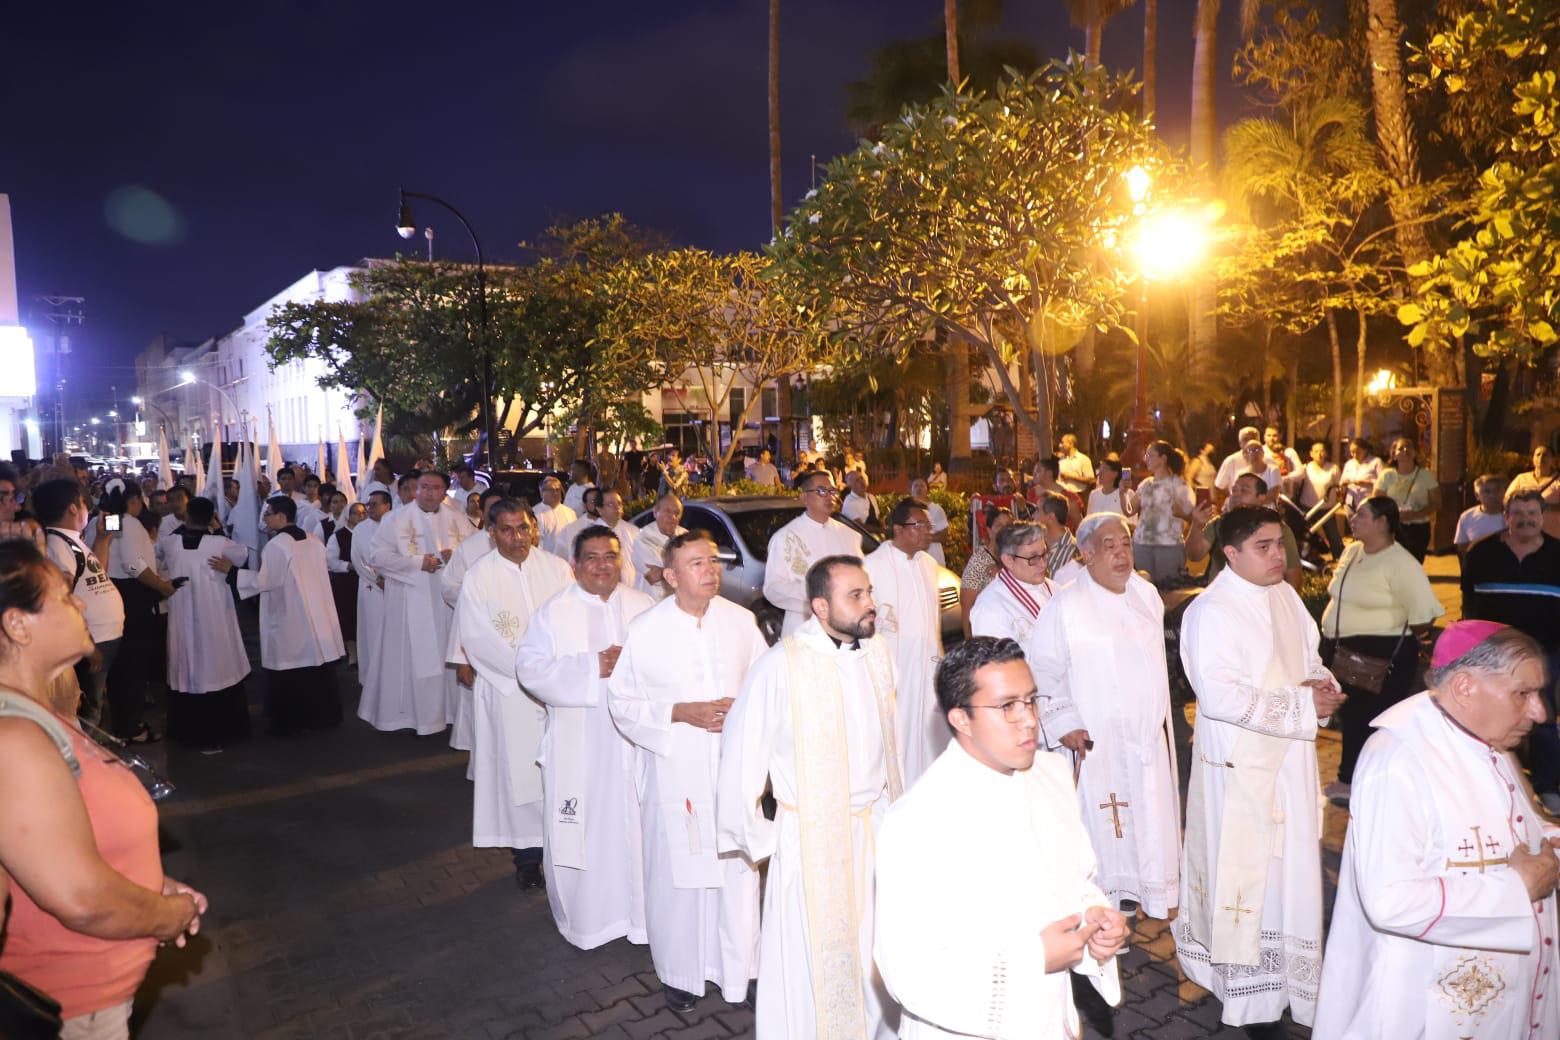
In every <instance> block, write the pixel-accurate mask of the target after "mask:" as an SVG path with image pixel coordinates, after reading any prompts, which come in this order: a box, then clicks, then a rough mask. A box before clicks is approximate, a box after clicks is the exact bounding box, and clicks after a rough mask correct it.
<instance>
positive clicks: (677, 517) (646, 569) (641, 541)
mask: <svg viewBox="0 0 1560 1040" xmlns="http://www.w3.org/2000/svg"><path fill="white" fill-rule="evenodd" d="M653 515H654V517H655V519H654V520H652V521H651V522H650V523H648V524H646V525H645V526H643V527H641V528H640V529H639V535H638V537H637V538H635V540H634V551H633V552H632V553H631V554H630V555H631V556H632V557H633V560H634V588H636V589H638V590H639V591H640V592H644V593H648V594H649V596H650V598H651V599H654V600H662V599H665V598H666V596H667V593H668V592H669V591H670V590H668V589H667V587H666V584H665V583H664V582H663V581H662V580H661V569H662V561H661V556H662V554H663V553H664V552H665V551H666V543H667V542H669V541H670V540H671V539H673V538H675V537H676V536H677V535H680V534H682V533H683V531H685V530H687V528H685V527H683V526H682V524H681V523H680V521H681V520H682V515H683V504H682V499H680V498H678V497H677V495H676V494H675V493H673V492H671V491H668V492H667V493H666V494H664V495H662V496H661V497H660V498H658V499H656V500H655V512H654V514H653Z"/></svg>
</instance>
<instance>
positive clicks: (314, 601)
mask: <svg viewBox="0 0 1560 1040" xmlns="http://www.w3.org/2000/svg"><path fill="white" fill-rule="evenodd" d="M297 517H298V504H297V503H296V502H294V501H293V500H292V499H291V498H288V497H285V496H281V495H278V496H275V497H273V498H271V499H270V500H269V501H267V502H266V504H265V512H264V513H263V514H262V519H263V520H264V522H265V525H266V530H267V531H269V532H270V533H271V540H270V541H269V542H267V543H266V546H265V548H264V549H263V550H262V551H261V553H260V569H259V570H258V571H251V570H240V571H239V572H238V594H239V596H240V597H241V598H243V599H249V598H250V597H252V596H259V597H260V665H261V667H262V668H263V669H264V670H265V673H266V685H267V691H266V713H267V715H268V716H269V717H270V725H271V732H272V733H273V734H275V735H278V736H286V735H288V734H291V733H296V732H298V731H299V730H303V729H328V728H330V727H332V726H338V725H340V724H341V695H340V693H339V692H338V691H337V689H336V670H335V665H334V662H335V661H337V660H338V659H340V658H341V657H342V656H343V655H344V654H345V653H346V650H345V648H344V646H343V644H342V640H341V623H340V622H339V621H338V620H337V619H336V601H335V599H334V598H333V597H332V596H331V594H330V576H329V572H328V571H327V570H326V569H325V546H324V545H323V544H321V542H320V540H319V539H318V538H316V537H314V536H313V535H311V534H304V533H303V531H302V530H300V529H299V527H298V525H297V523H296V522H295V521H296V520H297ZM208 564H209V566H210V567H211V568H212V569H214V570H219V571H222V572H223V573H224V574H225V573H227V572H228V571H231V570H233V566H234V565H233V561H232V560H231V559H229V558H228V557H227V556H221V555H219V556H213V557H211V559H210V560H209V561H208Z"/></svg>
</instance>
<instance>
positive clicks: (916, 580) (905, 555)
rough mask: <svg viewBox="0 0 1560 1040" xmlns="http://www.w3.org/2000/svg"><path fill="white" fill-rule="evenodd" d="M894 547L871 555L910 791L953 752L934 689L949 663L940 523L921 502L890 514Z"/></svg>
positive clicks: (903, 504)
mask: <svg viewBox="0 0 1560 1040" xmlns="http://www.w3.org/2000/svg"><path fill="white" fill-rule="evenodd" d="M888 533H889V536H890V539H891V540H890V541H887V542H884V543H883V544H881V545H879V546H878V547H877V548H876V549H874V550H873V551H872V552H871V553H869V554H868V555H867V558H866V560H865V561H864V562H865V563H866V567H867V574H868V575H869V576H870V577H871V578H872V599H873V602H875V603H876V604H877V631H878V635H880V636H882V638H883V641H884V642H886V643H887V644H888V649H889V652H890V653H892V654H893V655H894V695H895V702H896V703H895V706H894V711H895V714H896V718H897V719H898V721H899V749H900V751H901V753H903V755H904V782H905V788H906V789H909V788H910V787H912V786H914V785H915V782H916V780H917V779H919V778H920V776H921V774H922V773H924V772H926V769H927V767H928V766H930V765H931V764H932V762H933V761H934V760H935V759H936V758H937V756H938V755H940V754H942V749H943V748H945V747H947V746H948V739H949V735H950V734H949V730H948V722H947V720H946V719H945V718H943V713H942V712H941V711H939V710H937V694H936V693H935V691H934V690H933V688H932V682H933V678H934V677H935V676H936V674H937V662H938V661H940V660H942V624H941V616H940V614H939V613H938V609H937V606H938V604H937V561H936V560H934V559H932V558H931V557H930V556H929V555H927V552H926V547H927V546H928V545H930V544H931V536H932V522H931V520H930V519H929V518H928V517H927V515H926V510H925V508H923V507H922V506H921V504H920V503H919V502H916V501H915V500H914V499H910V498H902V499H900V500H899V501H898V502H897V503H896V504H895V505H894V508H893V509H892V510H890V511H889V514H888Z"/></svg>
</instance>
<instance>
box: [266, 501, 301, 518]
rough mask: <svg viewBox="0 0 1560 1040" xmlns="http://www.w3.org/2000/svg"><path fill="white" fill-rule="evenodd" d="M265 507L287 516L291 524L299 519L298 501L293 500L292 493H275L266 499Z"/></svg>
mask: <svg viewBox="0 0 1560 1040" xmlns="http://www.w3.org/2000/svg"><path fill="white" fill-rule="evenodd" d="M265 507H266V508H267V509H269V510H270V511H271V512H273V513H280V514H282V515H283V516H285V517H286V518H287V522H288V523H289V524H291V523H295V522H297V520H298V503H296V502H294V501H293V500H292V496H291V495H273V496H271V497H270V498H268V499H266V500H265Z"/></svg>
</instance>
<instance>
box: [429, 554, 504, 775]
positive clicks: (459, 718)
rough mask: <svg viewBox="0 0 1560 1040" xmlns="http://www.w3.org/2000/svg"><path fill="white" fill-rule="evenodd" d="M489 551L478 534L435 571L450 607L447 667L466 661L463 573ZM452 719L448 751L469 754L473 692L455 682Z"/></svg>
mask: <svg viewBox="0 0 1560 1040" xmlns="http://www.w3.org/2000/svg"><path fill="white" fill-rule="evenodd" d="M492 551H493V539H492V537H491V536H490V535H488V534H487V532H485V531H484V532H480V533H479V534H476V535H473V536H472V537H470V538H467V539H466V540H465V541H463V542H461V543H460V548H458V549H456V550H455V553H454V555H452V556H451V557H450V562H449V563H447V564H445V565H444V566H443V567H440V568H439V592H440V594H441V595H443V597H444V602H445V603H448V604H449V606H450V611H451V614H450V637H449V640H448V642H446V644H445V648H444V659H445V661H446V662H448V663H449V664H465V663H467V662H466V658H465V656H464V655H463V654H461V652H460V610H459V608H458V606H457V604H458V603H459V601H460V586H461V583H462V582H464V581H465V580H466V572H467V571H469V570H470V569H471V565H472V564H474V563H476V562H477V561H478V560H480V559H482V557H484V556H486V555H487V554H488V553H490V552H492ZM455 695H456V702H455V718H454V719H452V720H451V723H452V724H451V726H450V747H452V748H454V749H455V750H456V751H470V750H471V741H472V726H473V722H472V711H473V708H472V700H473V697H474V692H473V690H472V689H471V688H470V687H468V686H462V685H460V683H459V682H458V681H457V682H456V684H455ZM472 775H473V774H472V773H471V771H470V769H469V768H468V769H467V772H466V779H468V780H469V779H471V777H472Z"/></svg>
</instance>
